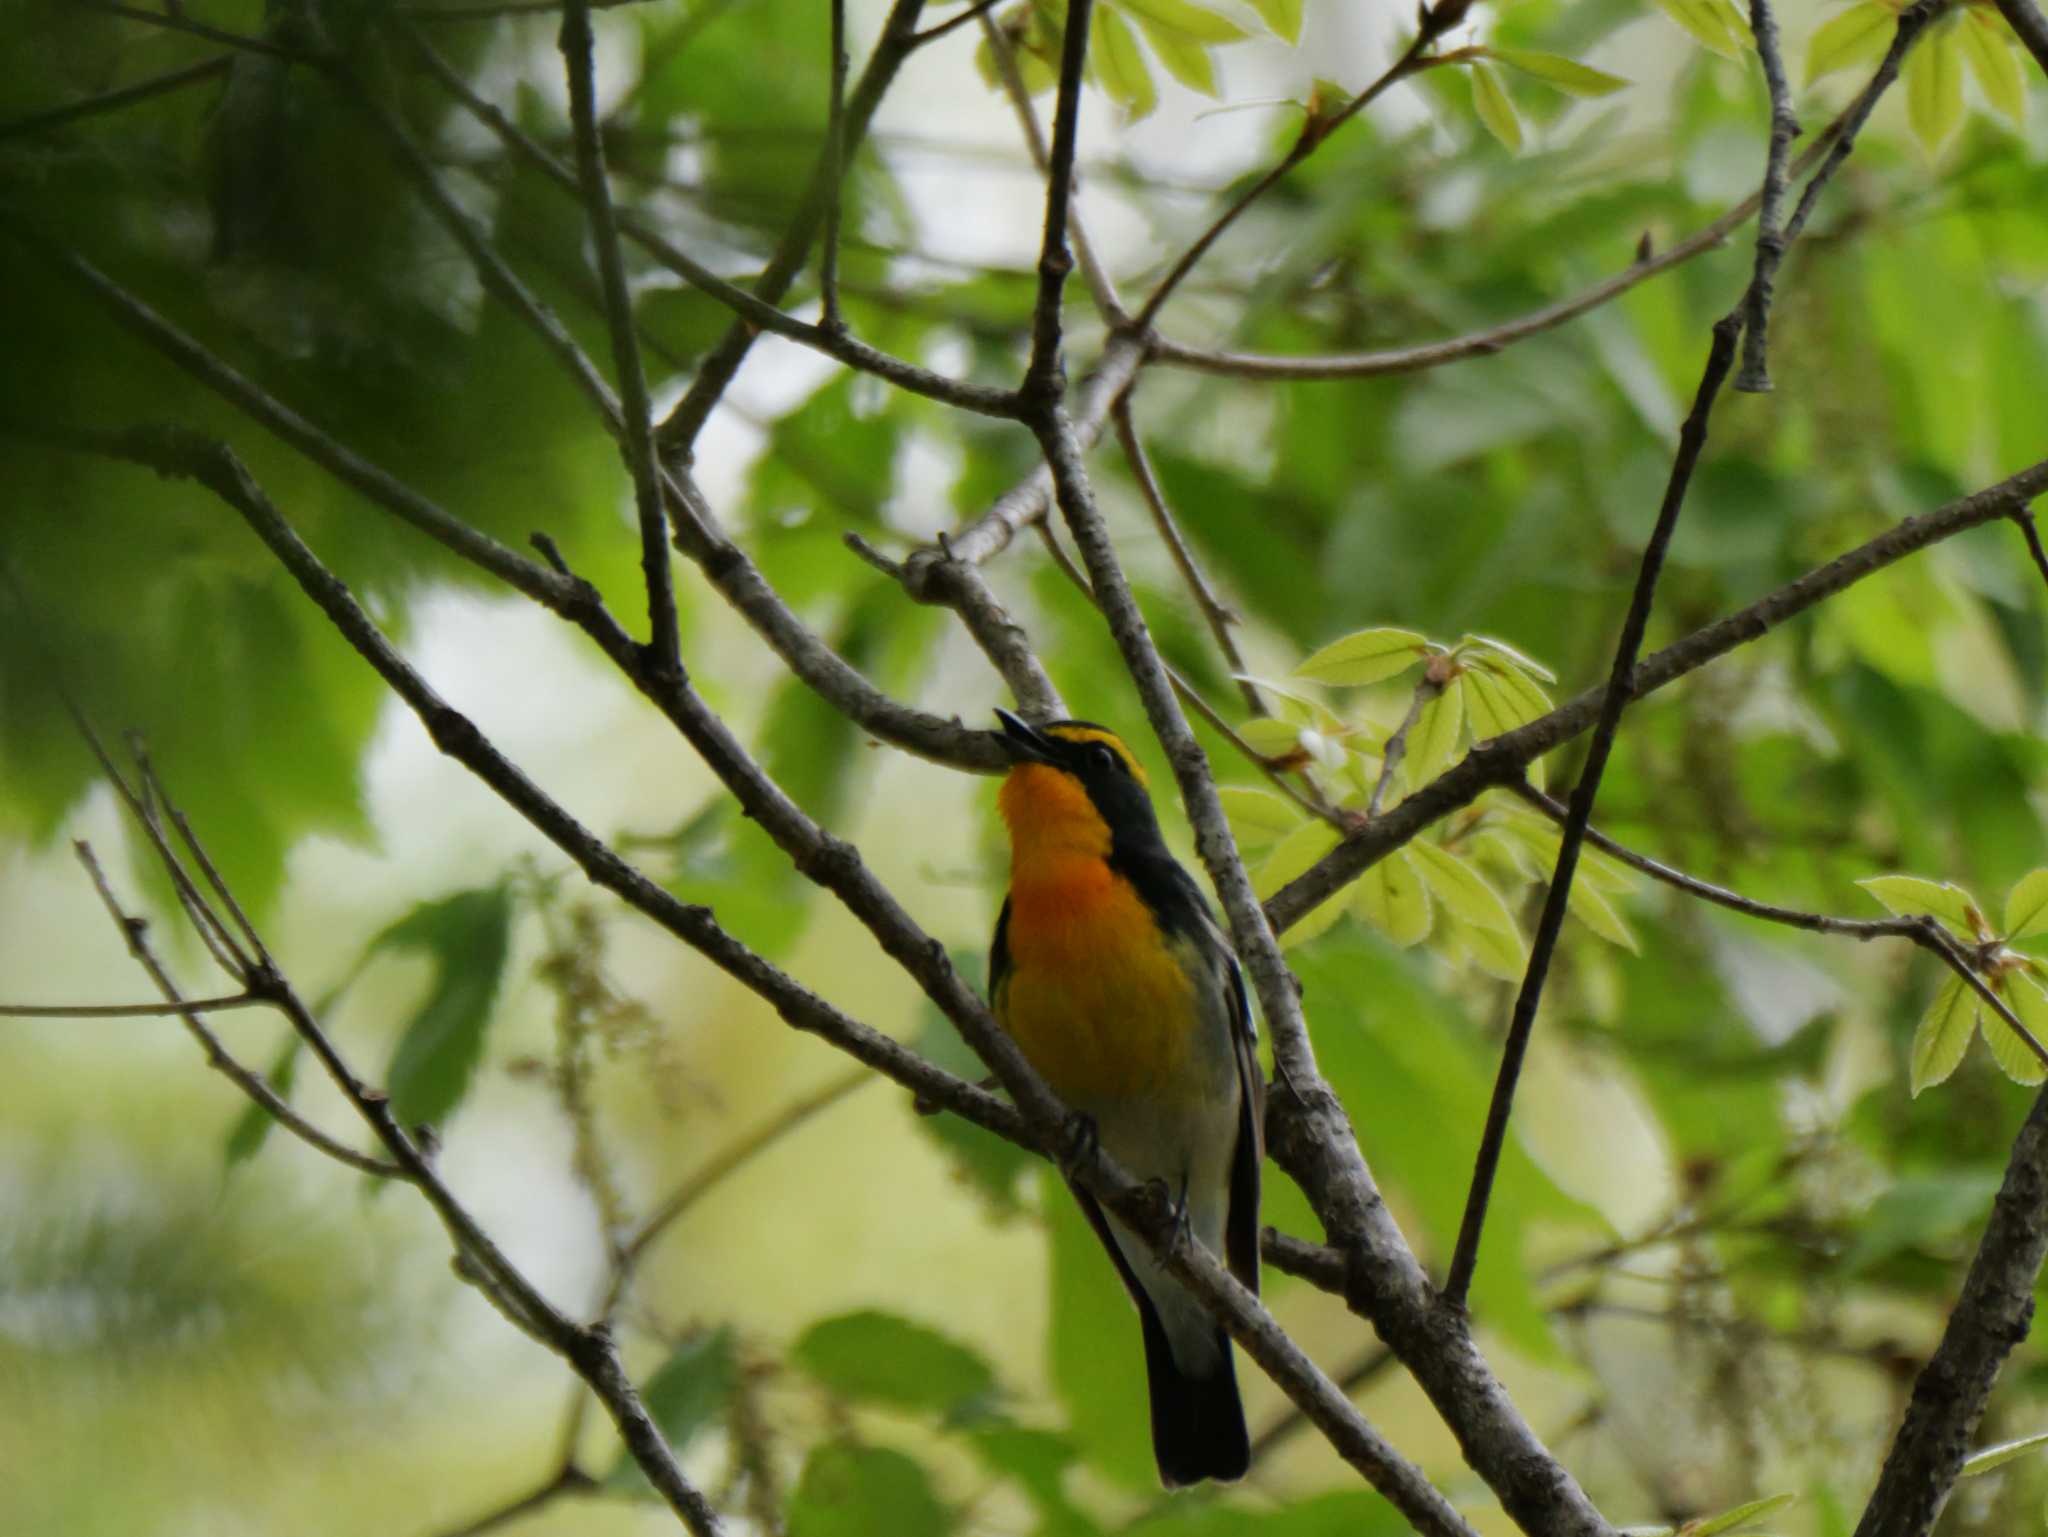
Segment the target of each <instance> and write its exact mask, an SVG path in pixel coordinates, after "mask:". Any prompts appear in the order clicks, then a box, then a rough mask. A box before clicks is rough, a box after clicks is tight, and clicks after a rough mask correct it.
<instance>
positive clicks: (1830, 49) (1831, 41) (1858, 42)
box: [1806, 0, 1899, 85]
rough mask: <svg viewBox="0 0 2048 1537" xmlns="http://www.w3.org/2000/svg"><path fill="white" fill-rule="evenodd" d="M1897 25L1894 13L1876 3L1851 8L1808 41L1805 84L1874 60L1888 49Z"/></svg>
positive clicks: (1897, 20)
mask: <svg viewBox="0 0 2048 1537" xmlns="http://www.w3.org/2000/svg"><path fill="white" fill-rule="evenodd" d="M1898 22H1899V18H1898V16H1897V14H1896V13H1895V12H1893V11H1891V10H1890V9H1888V8H1887V7H1885V6H1882V5H1879V4H1876V3H1875V0H1868V3H1861V4H1857V5H1852V6H1850V7H1849V9H1848V10H1846V11H1844V12H1842V14H1841V15H1839V16H1837V17H1835V18H1834V20H1832V21H1830V22H1828V23H1827V25H1825V26H1823V27H1821V28H1820V29H1819V30H1817V31H1816V32H1815V33H1814V34H1813V36H1812V37H1811V38H1810V39H1808V40H1807V44H1806V83H1807V84H1808V85H1811V84H1813V82H1814V81H1816V80H1818V79H1820V77H1821V76H1822V75H1831V74H1833V73H1834V72H1835V71H1836V70H1838V69H1847V68H1848V67H1849V66H1850V65H1852V64H1867V63H1869V62H1870V61H1872V60H1873V59H1875V58H1877V57H1878V56H1879V55H1880V54H1882V53H1883V52H1884V51H1885V49H1887V48H1889V47H1890V46H1891V41H1892V33H1893V32H1895V31H1896V30H1897V29H1898Z"/></svg>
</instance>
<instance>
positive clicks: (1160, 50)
mask: <svg viewBox="0 0 2048 1537" xmlns="http://www.w3.org/2000/svg"><path fill="white" fill-rule="evenodd" d="M1138 30H1139V31H1140V32H1143V33H1144V34H1145V41H1146V42H1148V43H1150V44H1151V45H1152V51H1153V52H1154V53H1156V54H1158V55H1159V62H1160V63H1162V64H1164V65H1165V66H1166V72H1167V73H1168V74H1170V75H1172V76H1173V78H1174V79H1176V80H1178V81H1179V82H1180V83H1181V84H1182V85H1184V86H1186V87H1187V88H1188V89H1189V90H1191V91H1200V92H1201V93H1202V94H1203V95H1204V96H1214V95H1216V94H1217V90H1216V64H1215V61H1214V60H1212V59H1211V58H1210V57H1209V45H1208V44H1207V43H1205V42H1203V41H1202V40H1201V39H1200V38H1196V37H1190V36H1189V35H1188V34H1187V33H1185V32H1176V31H1175V30H1174V29H1173V28H1171V27H1162V26H1160V25H1159V23H1158V22H1156V21H1153V20H1152V19H1151V18H1150V17H1148V16H1143V15H1140V16H1139V17H1138Z"/></svg>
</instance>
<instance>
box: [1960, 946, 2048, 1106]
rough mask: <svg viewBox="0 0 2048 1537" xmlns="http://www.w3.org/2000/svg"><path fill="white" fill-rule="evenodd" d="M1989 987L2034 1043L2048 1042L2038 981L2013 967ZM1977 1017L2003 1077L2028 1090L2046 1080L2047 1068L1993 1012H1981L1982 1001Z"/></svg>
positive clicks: (2045, 1003)
mask: <svg viewBox="0 0 2048 1537" xmlns="http://www.w3.org/2000/svg"><path fill="white" fill-rule="evenodd" d="M1957 980H1958V981H1960V980H1961V978H1958V979H1957ZM1992 987H1993V989H1994V990H1995V991H1996V992H1997V994H1998V996H1999V997H2001V998H2003V999H2004V1000H2005V1002H2006V1004H2007V1006H2008V1007H2010V1008H2011V1009H2012V1011H2013V1013H2015V1014H2017V1015H2018V1016H2019V1021H2020V1023H2021V1024H2023V1025H2025V1026H2026V1027H2027V1029H2028V1031H2029V1032H2030V1033H2031V1034H2032V1035H2033V1037H2034V1039H2035V1040H2037V1041H2048V991H2044V990H2043V989H2042V986H2041V982H2040V980H2039V979H2038V978H2036V977H2035V976H2034V975H2033V974H2032V973H2031V972H2028V971H2026V970H2024V969H2023V968H2021V967H2018V966H2014V967H2012V968H2011V969H2009V970H2007V971H2006V972H2004V973H2003V974H2002V975H2001V976H2000V977H1999V978H1998V980H1997V981H1995V982H1994V983H1992ZM1978 1017H1979V1019H1980V1021H1981V1022H1982V1027H1983V1030H1984V1044H1985V1045H1986V1046H1987V1047H1989V1048H1990V1049H1991V1056H1992V1059H1993V1060H1994V1061H1996V1062H1997V1063H1998V1066H1999V1070H2000V1071H2002V1072H2003V1073H2004V1074H2005V1076H2006V1077H2008V1078H2010V1079H2011V1080H2012V1081H2013V1082H2014V1083H2023V1084H2026V1085H2028V1086H2029V1087H2032V1086H2033V1085H2034V1084H2037V1083H2039V1082H2041V1080H2042V1079H2043V1078H2048V1064H2044V1063H2043V1062H2042V1061H2041V1059H2040V1058H2039V1057H2037V1056H2035V1055H2034V1051H2033V1048H2032V1047H2030V1046H2029V1045H2027V1043H2026V1042H2025V1041H2023V1040H2021V1039H2020V1038H2019V1036H2018V1034H2016V1033H2015V1032H2014V1030H2013V1028H2012V1026H2011V1025H2008V1024H2007V1023H2006V1022H2005V1021H2004V1020H2002V1019H2000V1018H1999V1017H1998V1015H1997V1014H1996V1013H1994V1012H1993V1011H1992V1010H1990V1009H1987V1008H1984V1007H1983V1006H1982V1001H1981V1000H1980V1001H1979V1007H1978Z"/></svg>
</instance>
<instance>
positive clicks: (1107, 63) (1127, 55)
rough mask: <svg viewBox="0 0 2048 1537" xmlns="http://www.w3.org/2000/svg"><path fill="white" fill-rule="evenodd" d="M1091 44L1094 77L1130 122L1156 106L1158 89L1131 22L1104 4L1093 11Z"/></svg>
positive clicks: (1157, 103) (1090, 29)
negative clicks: (1153, 81) (1125, 113)
mask: <svg viewBox="0 0 2048 1537" xmlns="http://www.w3.org/2000/svg"><path fill="white" fill-rule="evenodd" d="M1089 31H1090V33H1091V34H1092V38H1091V40H1092V42H1093V43H1094V50H1093V52H1094V62H1095V78H1096V80H1098V81H1099V82H1100V83H1101V85H1102V88H1103V90H1105V91H1107V92H1108V93H1109V99H1110V100H1111V101H1113V102H1115V103H1116V104H1117V105H1118V106H1119V107H1122V108H1123V109H1124V111H1126V112H1128V113H1129V114H1130V115H1131V118H1132V120H1133V121H1136V120H1137V119H1138V118H1141V117H1144V116H1146V115H1147V114H1148V113H1150V112H1151V110H1152V109H1153V108H1154V107H1156V106H1158V105H1159V87H1158V86H1156V85H1154V84H1153V83H1152V70H1151V68H1150V66H1148V65H1147V64H1146V62H1145V51H1144V50H1143V49H1142V48H1140V47H1139V46H1138V37H1137V34H1136V33H1135V32H1133V31H1132V30H1131V27H1130V23H1129V22H1127V21H1125V20H1124V19H1123V17H1121V16H1119V15H1118V14H1117V13H1116V12H1115V11H1113V10H1111V9H1110V8H1109V7H1108V6H1106V5H1100V6H1097V7H1096V8H1095V21H1094V23H1093V25H1092V26H1091V27H1090V28H1089Z"/></svg>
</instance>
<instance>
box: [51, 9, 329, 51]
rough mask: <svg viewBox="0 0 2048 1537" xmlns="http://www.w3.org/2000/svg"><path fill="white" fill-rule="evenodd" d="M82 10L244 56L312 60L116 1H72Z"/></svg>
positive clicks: (168, 13)
mask: <svg viewBox="0 0 2048 1537" xmlns="http://www.w3.org/2000/svg"><path fill="white" fill-rule="evenodd" d="M72 3H73V4H75V5H76V6H77V7H78V8H79V9H80V10H86V11H98V12H100V13H101V14H102V15H106V16H119V17H120V18H122V19H123V20H124V21H139V22H142V23H143V24H145V25H147V26H152V27H162V28H164V29H165V30H166V31H170V32H183V33H185V34H186V35H187V36H190V37H203V38H205V39H206V41H208V42H209V43H221V44H224V45H225V46H227V47H229V48H234V49H239V50H240V51H241V52H243V53H263V54H268V55H270V57H272V58H274V59H290V60H292V61H293V62H294V63H299V64H310V63H312V62H314V61H313V59H312V58H311V57H310V56H309V55H307V54H305V53H303V52H301V51H300V50H299V49H296V48H287V47H285V46H284V45H283V44H281V43H274V42H272V41H271V40H270V39H269V38H267V37H251V36H250V35H249V34H247V33H246V32H229V31H227V30H225V29H223V28H221V27H214V26H209V25H207V24H206V23H205V22H203V21H194V20H192V19H191V18H190V17H189V16H186V15H183V14H182V13H179V12H176V11H170V10H163V11H150V10H144V9H143V8H142V7H141V6H137V5H119V4H115V3H113V0H72Z"/></svg>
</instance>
